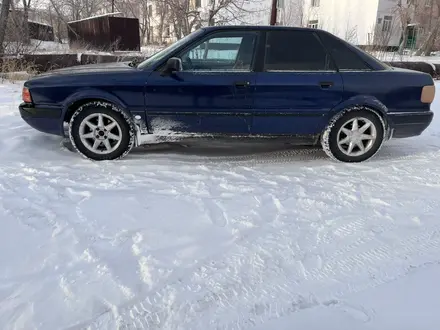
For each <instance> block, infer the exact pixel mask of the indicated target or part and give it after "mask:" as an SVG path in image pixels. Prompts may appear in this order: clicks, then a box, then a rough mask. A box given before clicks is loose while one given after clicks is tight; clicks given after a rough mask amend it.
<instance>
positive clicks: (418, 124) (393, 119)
mask: <svg viewBox="0 0 440 330" xmlns="http://www.w3.org/2000/svg"><path fill="white" fill-rule="evenodd" d="M387 117H388V121H389V126H390V128H391V130H392V133H391V134H392V136H391V137H392V138H397V139H399V138H408V137H412V136H418V135H420V134H422V133H423V131H425V130H426V129H427V128H428V126H429V125H430V124H431V122H432V119H433V118H434V113H433V112H432V111H420V112H391V113H388V115H387Z"/></svg>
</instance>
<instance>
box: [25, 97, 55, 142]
mask: <svg viewBox="0 0 440 330" xmlns="http://www.w3.org/2000/svg"><path fill="white" fill-rule="evenodd" d="M18 108H19V110H20V116H21V118H23V120H24V121H25V122H26V123H27V124H28V125H29V126H31V127H32V128H35V129H36V130H38V131H40V132H43V133H48V134H54V135H61V136H62V135H63V125H62V124H63V123H62V119H61V113H62V109H60V108H50V107H35V106H33V105H30V104H27V103H22V104H20V106H19V107H18Z"/></svg>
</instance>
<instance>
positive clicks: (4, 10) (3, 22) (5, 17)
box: [0, 0, 11, 54]
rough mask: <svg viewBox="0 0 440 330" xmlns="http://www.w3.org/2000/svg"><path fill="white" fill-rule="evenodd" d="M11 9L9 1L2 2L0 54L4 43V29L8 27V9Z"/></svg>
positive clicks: (0, 13)
mask: <svg viewBox="0 0 440 330" xmlns="http://www.w3.org/2000/svg"><path fill="white" fill-rule="evenodd" d="M10 7H11V0H3V1H2V6H1V12H0V54H3V52H4V46H3V44H4V41H5V35H6V27H7V25H8V17H9V8H10Z"/></svg>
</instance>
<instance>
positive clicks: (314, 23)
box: [307, 20, 319, 29]
mask: <svg viewBox="0 0 440 330" xmlns="http://www.w3.org/2000/svg"><path fill="white" fill-rule="evenodd" d="M318 24H319V21H318V20H312V21H309V22H308V23H307V27H308V28H311V29H317V28H318Z"/></svg>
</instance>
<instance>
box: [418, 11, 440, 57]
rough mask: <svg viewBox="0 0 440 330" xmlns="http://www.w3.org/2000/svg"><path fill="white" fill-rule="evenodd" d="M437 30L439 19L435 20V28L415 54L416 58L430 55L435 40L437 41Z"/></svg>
mask: <svg viewBox="0 0 440 330" xmlns="http://www.w3.org/2000/svg"><path fill="white" fill-rule="evenodd" d="M439 28H440V18H439V19H438V20H437V23H436V24H435V27H434V29H433V30H432V31H431V33H430V34H429V36H428V38H427V39H426V40H425V42H424V43H423V44H422V46H421V47H420V48H419V50H418V51H417V52H416V54H415V55H416V56H422V55H425V56H427V55H430V54H431V51H432V48H433V47H434V42H435V39H437V34H438V30H439Z"/></svg>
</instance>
